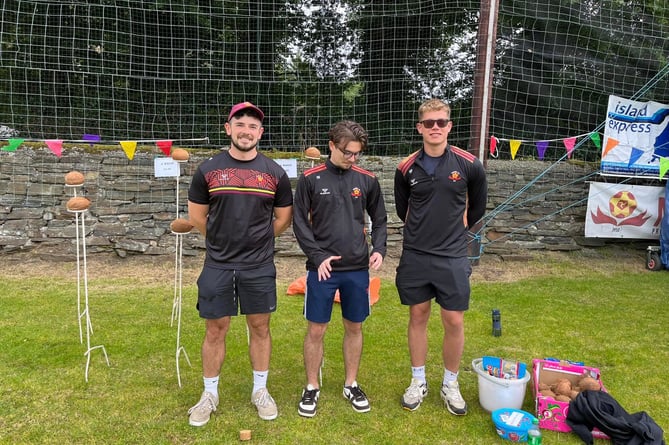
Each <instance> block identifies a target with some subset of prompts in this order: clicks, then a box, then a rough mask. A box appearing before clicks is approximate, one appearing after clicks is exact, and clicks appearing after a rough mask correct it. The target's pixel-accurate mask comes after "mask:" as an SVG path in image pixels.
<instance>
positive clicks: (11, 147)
mask: <svg viewBox="0 0 669 445" xmlns="http://www.w3.org/2000/svg"><path fill="white" fill-rule="evenodd" d="M23 141H25V139H15V138H12V139H10V140H9V141H8V142H9V144H8V145H5V146H3V147H2V151H16V149H17V148H19V145H21V144H23Z"/></svg>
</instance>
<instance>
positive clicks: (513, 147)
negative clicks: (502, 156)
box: [509, 139, 520, 159]
mask: <svg viewBox="0 0 669 445" xmlns="http://www.w3.org/2000/svg"><path fill="white" fill-rule="evenodd" d="M509 145H511V159H516V153H518V149H519V148H520V141H519V140H518V139H511V140H510V141H509Z"/></svg>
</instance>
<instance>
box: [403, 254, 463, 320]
mask: <svg viewBox="0 0 669 445" xmlns="http://www.w3.org/2000/svg"><path fill="white" fill-rule="evenodd" d="M471 274H472V266H471V263H470V262H469V258H467V257H459V258H449V257H442V256H437V255H429V254H425V253H420V252H415V251H412V250H404V251H403V252H402V257H401V258H400V264H399V265H398V266H397V274H396V275H395V285H396V286H397V291H398V292H399V294H400V301H401V302H402V304H404V305H414V304H418V303H424V302H426V301H428V300H431V299H432V298H435V299H436V302H437V303H438V304H439V306H441V307H442V308H444V309H446V310H449V311H466V310H467V309H469V295H470V286H469V277H470V275H471Z"/></svg>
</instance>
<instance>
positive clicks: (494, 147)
mask: <svg viewBox="0 0 669 445" xmlns="http://www.w3.org/2000/svg"><path fill="white" fill-rule="evenodd" d="M496 154H497V138H496V137H495V136H490V156H495V155H496Z"/></svg>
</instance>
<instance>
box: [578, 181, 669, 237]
mask: <svg viewBox="0 0 669 445" xmlns="http://www.w3.org/2000/svg"><path fill="white" fill-rule="evenodd" d="M664 194H665V191H664V187H652V186H645V185H626V184H607V183H601V182H593V183H591V184H590V192H589V194H588V211H587V213H586V216H585V236H586V237H590V238H633V239H659V237H660V224H661V223H662V216H663V214H664V201H665V196H664ZM668 218H669V216H668Z"/></svg>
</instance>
